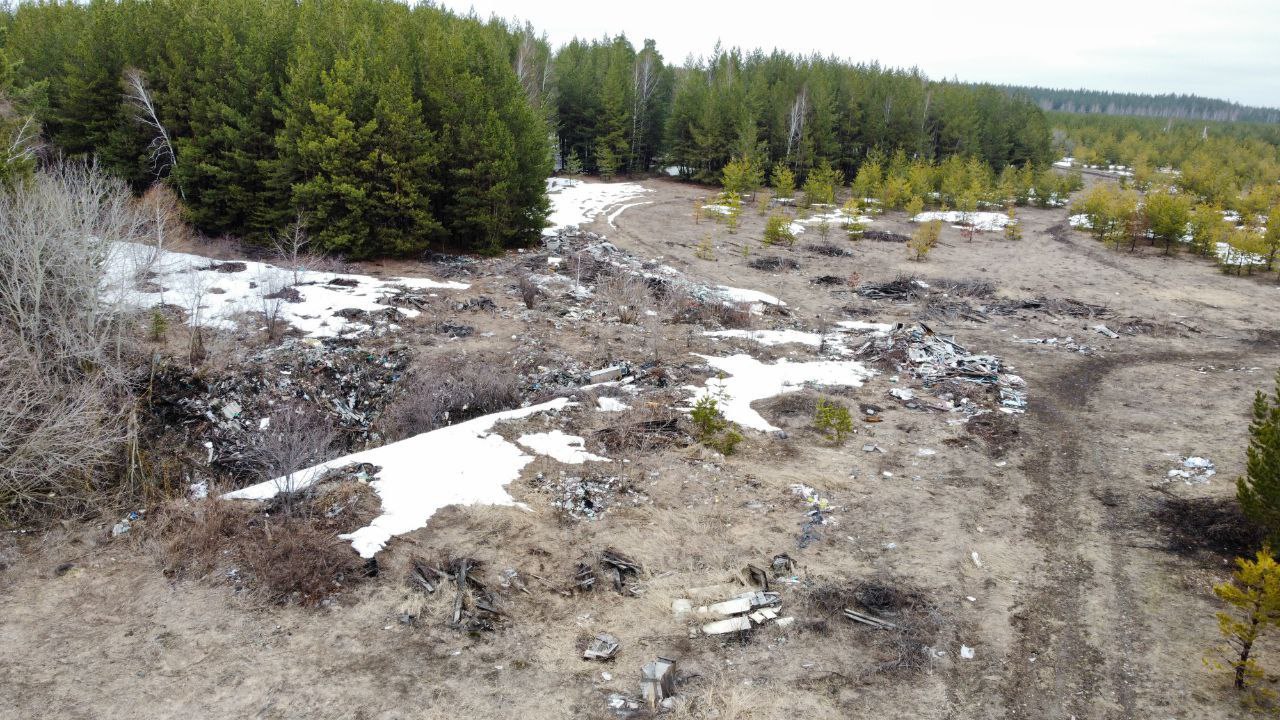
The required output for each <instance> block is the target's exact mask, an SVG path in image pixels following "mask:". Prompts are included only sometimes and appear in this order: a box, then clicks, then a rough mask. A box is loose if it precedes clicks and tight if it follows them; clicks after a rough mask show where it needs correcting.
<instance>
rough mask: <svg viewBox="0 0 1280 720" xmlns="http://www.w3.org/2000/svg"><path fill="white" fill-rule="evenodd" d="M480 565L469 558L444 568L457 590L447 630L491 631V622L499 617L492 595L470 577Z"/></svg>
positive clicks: (446, 565) (499, 612)
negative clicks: (451, 628) (450, 628)
mask: <svg viewBox="0 0 1280 720" xmlns="http://www.w3.org/2000/svg"><path fill="white" fill-rule="evenodd" d="M480 565H481V563H480V561H479V560H474V559H472V558H459V559H457V560H453V561H451V562H449V563H446V564H445V567H446V568H447V575H448V577H449V579H451V580H453V583H454V585H455V586H456V587H457V594H456V595H455V596H454V601H453V616H452V619H451V620H450V623H449V625H450V627H455V628H459V629H465V630H468V631H476V630H493V623H494V621H495V620H497V619H498V617H499V616H501V614H502V613H501V611H499V610H498V606H497V601H496V599H495V598H494V597H493V594H492V593H490V592H489V590H488V589H487V588H486V587H485V586H484V584H483V583H481V582H480V581H478V580H476V579H475V578H474V577H472V576H471V573H472V572H474V571H476V570H478V569H479V568H480Z"/></svg>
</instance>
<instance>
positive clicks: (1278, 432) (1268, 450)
mask: <svg viewBox="0 0 1280 720" xmlns="http://www.w3.org/2000/svg"><path fill="white" fill-rule="evenodd" d="M1246 458H1247V459H1246V462H1245V474H1244V477H1241V478H1239V479H1237V480H1236V496H1237V497H1238V498H1239V500H1240V507H1241V508H1242V509H1243V510H1244V513H1245V515H1246V516H1248V517H1249V519H1250V520H1252V521H1253V522H1255V523H1257V525H1258V526H1259V527H1261V528H1263V529H1264V530H1265V531H1266V533H1267V536H1268V539H1269V542H1271V543H1272V546H1273V547H1276V546H1277V545H1276V543H1277V542H1278V541H1280V372H1277V373H1276V387H1275V394H1274V395H1270V396H1269V395H1267V394H1266V393H1264V392H1262V391H1258V393H1257V394H1256V395H1255V396H1254V399H1253V421H1252V422H1250V423H1249V449H1248V450H1247V451H1246Z"/></svg>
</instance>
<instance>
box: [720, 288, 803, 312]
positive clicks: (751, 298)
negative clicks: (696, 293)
mask: <svg viewBox="0 0 1280 720" xmlns="http://www.w3.org/2000/svg"><path fill="white" fill-rule="evenodd" d="M716 291H717V292H719V293H720V294H721V295H723V296H724V298H725V299H726V300H728V301H729V302H740V303H753V304H755V303H763V304H765V305H780V306H783V307H786V303H784V302H782V301H781V300H779V299H778V298H776V297H774V296H772V295H770V294H768V293H762V292H760V291H759V290H745V289H743V288H736V287H729V286H728V285H717V286H716Z"/></svg>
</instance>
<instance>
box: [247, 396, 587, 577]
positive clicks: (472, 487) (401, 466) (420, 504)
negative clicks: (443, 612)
mask: <svg viewBox="0 0 1280 720" xmlns="http://www.w3.org/2000/svg"><path fill="white" fill-rule="evenodd" d="M568 404H569V401H568V400H567V399H566V398H557V399H555V400H552V401H550V402H545V403H542V404H540V405H532V406H530V407H526V408H520V409H518V410H507V411H505V412H498V413H493V414H491V415H485V416H483V417H478V418H475V419H474V420H468V421H467V422H463V423H458V424H457V425H450V426H448V427H443V428H440V429H438V430H432V431H431V432H427V433H423V434H421V435H415V436H413V437H411V438H408V439H405V440H401V441H400V442H395V443H391V444H390V445H384V446H382V447H379V448H374V449H372V450H364V451H362V452H358V453H353V454H351V455H346V456H343V457H340V458H335V459H333V460H330V461H328V462H325V463H321V464H319V465H316V466H315V467H311V468H307V469H306V470H301V471H299V472H297V473H295V474H294V475H293V477H292V478H291V480H292V482H290V478H283V477H281V478H276V479H274V480H268V481H267V482H264V483H258V484H257V485H250V486H249V487H246V488H243V489H240V490H236V491H235V492H231V493H227V495H226V497H228V498H234V499H244V500H265V499H267V498H271V497H274V496H275V495H276V494H277V493H279V492H280V491H281V490H289V489H293V490H297V489H299V488H304V487H307V486H308V485H310V484H311V483H313V482H315V481H316V480H317V479H319V478H320V477H321V476H322V475H323V474H324V473H325V471H327V470H330V469H333V468H340V467H343V466H345V465H348V464H350V463H366V462H367V463H372V464H374V465H377V466H378V467H380V468H382V469H381V470H380V471H379V472H378V477H377V479H376V480H373V481H372V482H370V483H369V484H370V486H372V487H373V489H374V491H375V492H377V493H378V497H379V498H380V499H381V500H382V514H381V515H379V516H378V517H376V518H374V519H373V522H371V523H370V524H369V525H367V526H365V527H362V528H360V529H359V530H356V531H355V532H353V533H350V534H347V535H342V536H340V537H342V538H343V539H344V540H350V541H351V545H352V547H354V548H355V549H356V552H358V553H360V556H361V557H366V558H369V557H373V556H374V555H375V554H377V552H378V551H379V550H381V549H382V548H383V547H385V546H386V544H387V541H388V540H390V539H391V538H392V537H393V536H395V535H403V534H404V533H407V532H412V531H414V530H417V529H419V528H422V527H425V526H426V524H427V521H428V520H429V519H430V518H431V516H432V515H434V514H435V513H436V511H437V510H439V509H440V508H442V507H445V506H447V505H458V504H486V505H515V504H516V502H515V500H514V499H513V498H512V497H511V496H510V495H509V494H507V491H506V489H505V486H506V485H507V484H508V483H510V482H511V481H513V480H515V479H516V478H518V477H519V476H520V470H521V469H523V468H524V466H525V465H528V464H529V463H530V462H532V461H533V456H532V455H526V454H525V453H524V452H523V451H521V450H520V448H519V447H517V446H516V445H515V444H513V443H510V442H507V441H506V440H505V439H503V438H502V436H501V435H498V434H496V433H494V432H492V430H493V426H494V425H496V424H497V423H499V422H502V421H504V420H517V419H520V418H524V417H528V416H530V415H534V414H536V413H540V412H548V411H552V410H560V409H562V408H564V407H565V406H567V405H568ZM567 437H568V436H566V438H567ZM290 486H292V487H290Z"/></svg>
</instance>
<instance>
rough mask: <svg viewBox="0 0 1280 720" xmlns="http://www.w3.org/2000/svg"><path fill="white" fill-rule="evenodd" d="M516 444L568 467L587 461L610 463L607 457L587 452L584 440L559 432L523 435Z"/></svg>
mask: <svg viewBox="0 0 1280 720" xmlns="http://www.w3.org/2000/svg"><path fill="white" fill-rule="evenodd" d="M516 442H518V443H520V444H521V445H523V446H525V447H527V448H529V449H530V450H532V451H534V452H536V453H538V454H539V455H546V456H547V457H550V458H552V459H554V460H558V461H560V462H562V463H565V464H566V465H581V464H582V463H584V462H587V461H592V462H596V461H599V462H608V461H609V458H607V457H600V456H599V455H592V454H591V453H589V452H587V450H586V447H585V442H586V441H584V440H583V439H582V438H580V437H578V436H577V435H566V434H565V433H563V432H561V431H559V430H552V431H551V432H544V433H531V434H529V435H521V436H520V437H519V438H517V439H516Z"/></svg>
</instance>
